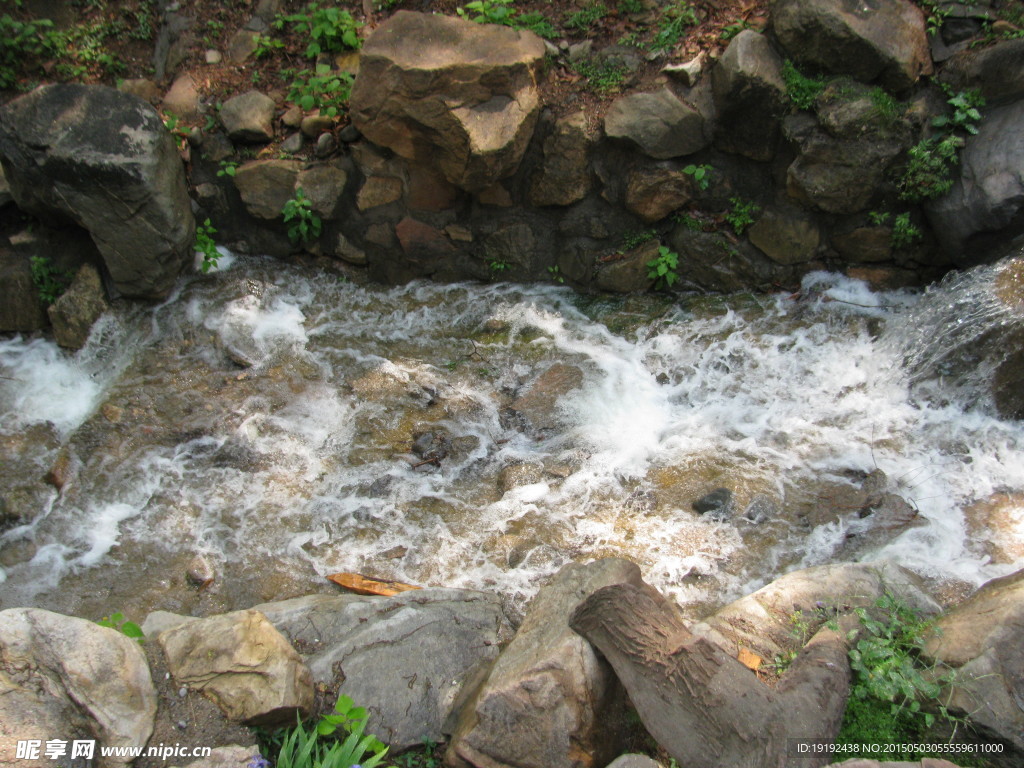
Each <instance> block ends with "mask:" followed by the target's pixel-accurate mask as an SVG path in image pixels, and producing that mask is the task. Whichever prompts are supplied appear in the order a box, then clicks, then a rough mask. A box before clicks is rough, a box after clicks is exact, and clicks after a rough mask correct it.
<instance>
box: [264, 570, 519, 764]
mask: <svg viewBox="0 0 1024 768" xmlns="http://www.w3.org/2000/svg"><path fill="white" fill-rule="evenodd" d="M256 610H260V611H262V612H263V613H264V614H265V615H266V616H267V618H268V619H269V620H270V621H271V623H273V624H274V626H275V627H277V628H278V629H279V630H281V631H282V632H283V633H284V634H286V635H287V636H288V637H289V638H291V641H292V642H293V643H297V644H299V645H300V647H302V648H304V649H306V650H307V656H306V661H307V663H308V664H309V668H310V671H311V672H312V674H313V680H314V682H316V683H317V684H320V683H323V684H326V685H327V686H328V687H331V688H332V689H333V687H334V685H335V684H337V685H338V686H339V687H338V692H339V693H341V694H345V695H347V696H350V697H351V698H352V700H353V701H355V702H356V703H357V704H359V705H362V706H365V707H367V708H368V710H369V713H370V719H369V722H368V724H367V732H368V733H373V734H375V735H376V736H378V737H379V738H381V739H382V740H383V741H384V742H386V743H387V744H389V745H390V746H391V748H392V749H393V750H396V751H399V750H403V749H406V748H409V747H414V746H417V745H420V744H422V743H423V741H424V740H425V739H426V740H430V741H433V742H435V743H437V742H441V741H444V740H445V737H446V734H448V733H450V732H451V731H450V728H447V727H446V721H447V720H448V719H449V718H450V717H451V716H452V714H453V713H454V711H455V708H456V707H457V705H458V704H459V703H461V702H462V701H463V700H464V699H465V698H466V697H467V696H468V695H469V694H470V693H471V692H472V690H473V689H474V688H475V686H476V685H477V684H479V682H480V680H481V679H482V678H483V676H484V675H485V674H486V673H487V671H488V670H489V669H490V667H491V664H492V663H493V662H494V660H495V659H496V658H497V656H498V649H499V647H500V645H501V644H502V643H503V642H505V641H506V640H507V639H508V638H509V637H510V636H511V629H510V627H509V626H508V623H507V621H506V619H505V616H504V614H503V613H502V609H501V602H500V600H499V598H498V596H497V595H492V594H487V593H484V592H474V591H470V590H460V589H420V590H414V591H412V592H406V593H403V594H400V595H396V596H395V597H391V598H386V599H385V598H376V597H360V596H357V595H337V596H335V595H312V596H309V597H302V598H296V599H294V600H284V601H281V602H277V603H267V604H264V605H258V606H256Z"/></svg>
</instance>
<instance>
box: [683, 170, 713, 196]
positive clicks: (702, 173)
mask: <svg viewBox="0 0 1024 768" xmlns="http://www.w3.org/2000/svg"><path fill="white" fill-rule="evenodd" d="M713 170H714V168H712V167H711V166H710V165H693V164H692V163H691V164H690V165H688V166H686V167H685V168H683V173H685V174H686V175H687V176H692V177H693V181H694V183H695V184H696V185H697V189H699V190H700V191H701V192H703V191H704V190H706V189H707V188H708V187H710V186H711V171H713Z"/></svg>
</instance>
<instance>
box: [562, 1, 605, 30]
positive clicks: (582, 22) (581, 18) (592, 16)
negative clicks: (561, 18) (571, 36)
mask: <svg viewBox="0 0 1024 768" xmlns="http://www.w3.org/2000/svg"><path fill="white" fill-rule="evenodd" d="M607 13H608V6H606V5H605V4H604V3H593V4H592V5H588V6H585V7H583V8H580V9H579V10H578V11H573V12H572V13H570V14H569V15H568V16H566V17H565V26H566V27H568V28H569V29H575V30H577V31H578V32H587V31H588V30H589V29H590V28H591V27H592V26H594V24H596V23H597V22H598V21H600V20H601V19H603V18H604V17H605V15H607Z"/></svg>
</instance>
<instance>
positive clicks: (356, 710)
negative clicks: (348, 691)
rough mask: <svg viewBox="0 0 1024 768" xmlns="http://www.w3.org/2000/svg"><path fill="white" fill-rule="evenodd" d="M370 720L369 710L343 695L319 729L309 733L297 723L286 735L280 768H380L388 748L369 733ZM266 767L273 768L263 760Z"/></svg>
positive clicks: (319, 724) (278, 758)
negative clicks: (368, 721)
mask: <svg viewBox="0 0 1024 768" xmlns="http://www.w3.org/2000/svg"><path fill="white" fill-rule="evenodd" d="M368 717H369V715H368V714H367V712H366V710H365V709H364V708H363V707H356V706H355V705H354V704H353V702H352V699H350V698H349V697H348V696H339V697H338V702H337V703H336V704H335V705H334V713H333V714H330V715H324V716H323V717H322V718H321V719H320V722H319V723H317V726H316V727H315V728H312V729H310V730H309V731H308V732H307V731H306V729H305V728H304V727H303V725H302V721H301V720H297V721H296V724H295V727H294V728H291V729H289V730H288V731H287V732H286V733H285V734H284V736H283V738H281V741H280V745H281V746H280V749H279V751H278V754H277V768H352V767H353V766H362V768H376V766H377V765H379V764H380V763H381V762H382V761H383V760H384V757H385V756H386V755H387V752H388V748H387V747H386V746H385V745H384V744H383V743H382V742H381V741H380V739H378V738H377V737H376V736H373V735H370V734H366V733H365V730H366V721H367V719H368ZM342 736H344V738H342ZM324 737H330V738H324ZM254 762H256V761H254ZM263 764H266V766H269V762H267V761H263V763H260V764H259V765H260V766H261V768H262V766H263ZM250 765H252V764H250Z"/></svg>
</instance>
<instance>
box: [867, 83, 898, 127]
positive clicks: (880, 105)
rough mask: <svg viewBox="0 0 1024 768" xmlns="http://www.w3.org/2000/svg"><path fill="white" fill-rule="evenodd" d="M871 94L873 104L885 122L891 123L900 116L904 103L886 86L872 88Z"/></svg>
mask: <svg viewBox="0 0 1024 768" xmlns="http://www.w3.org/2000/svg"><path fill="white" fill-rule="evenodd" d="M869 96H870V98H871V104H872V106H874V108H875V111H876V112H877V113H878V116H879V117H880V118H882V120H883V121H884V122H885V123H887V124H889V125H891V124H892V123H894V122H895V121H896V120H897V119H898V118H899V116H900V113H901V112H902V111H903V105H902V104H900V102H898V101H897V100H896V99H895V98H894V97H893V96H892V95H891V94H890V93H889V92H888V91H886V90H885V89H884V88H882V87H879V86H876V87H874V88H872V89H871V93H870V94H869Z"/></svg>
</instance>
